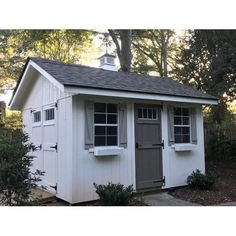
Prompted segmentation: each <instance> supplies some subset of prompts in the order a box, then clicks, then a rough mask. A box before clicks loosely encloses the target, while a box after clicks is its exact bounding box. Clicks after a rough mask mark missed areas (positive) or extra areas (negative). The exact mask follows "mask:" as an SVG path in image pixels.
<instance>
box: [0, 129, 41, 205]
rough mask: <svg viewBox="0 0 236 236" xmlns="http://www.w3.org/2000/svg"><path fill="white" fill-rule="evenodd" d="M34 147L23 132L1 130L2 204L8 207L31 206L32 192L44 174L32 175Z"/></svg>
mask: <svg viewBox="0 0 236 236" xmlns="http://www.w3.org/2000/svg"><path fill="white" fill-rule="evenodd" d="M32 149H34V146H33V145H32V144H31V143H29V142H28V136H27V135H26V134H24V133H22V132H21V131H12V130H8V129H0V202H1V203H2V204H3V205H8V206H13V205H17V206H22V205H31V204H32V203H33V201H32V196H31V190H32V188H34V187H36V186H37V182H38V181H40V180H41V179H40V176H41V175H42V174H43V173H42V172H41V171H39V170H37V171H36V172H35V173H31V171H30V167H31V166H32V161H33V158H34V157H33V156H29V155H28V153H29V152H30V151H31V150H32Z"/></svg>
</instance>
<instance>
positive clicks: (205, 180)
mask: <svg viewBox="0 0 236 236" xmlns="http://www.w3.org/2000/svg"><path fill="white" fill-rule="evenodd" d="M215 182H216V176H215V175H214V174H213V173H212V172H208V173H206V174H205V175H204V174H202V173H201V171H200V170H198V169H197V170H196V172H194V171H193V173H192V174H191V175H190V176H188V178H187V184H188V185H189V186H190V187H191V188H195V189H200V190H211V189H212V188H213V186H214V184H215Z"/></svg>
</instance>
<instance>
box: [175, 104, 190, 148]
mask: <svg viewBox="0 0 236 236" xmlns="http://www.w3.org/2000/svg"><path fill="white" fill-rule="evenodd" d="M175 108H185V109H188V110H189V115H188V116H182V115H181V116H175V113H174V114H173V115H174V137H175V127H180V128H184V127H189V142H188V143H176V142H175V145H182V144H192V132H191V114H190V107H174V109H175ZM175 117H181V118H182V117H188V118H189V125H175Z"/></svg>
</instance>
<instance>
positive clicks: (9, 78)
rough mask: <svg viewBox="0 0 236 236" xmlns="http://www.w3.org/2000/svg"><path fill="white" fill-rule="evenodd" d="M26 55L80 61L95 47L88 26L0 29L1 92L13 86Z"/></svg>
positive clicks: (94, 52) (94, 54)
mask: <svg viewBox="0 0 236 236" xmlns="http://www.w3.org/2000/svg"><path fill="white" fill-rule="evenodd" d="M29 56H31V57H32V56H33V57H42V58H46V59H53V60H59V61H63V62H71V63H72V62H73V63H74V62H78V61H79V62H80V64H83V63H84V62H88V61H90V60H91V58H93V57H94V56H97V51H96V49H95V48H94V47H93V33H92V32H91V31H87V30H0V58H1V60H0V93H1V92H2V90H6V89H11V88H12V86H13V85H14V83H15V81H16V80H17V79H18V78H19V76H20V73H21V71H22V68H23V65H24V63H25V61H26V58H27V57H29Z"/></svg>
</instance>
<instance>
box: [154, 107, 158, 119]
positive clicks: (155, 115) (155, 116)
mask: <svg viewBox="0 0 236 236" xmlns="http://www.w3.org/2000/svg"><path fill="white" fill-rule="evenodd" d="M156 113H157V112H156V109H153V119H156V118H157V114H156Z"/></svg>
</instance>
